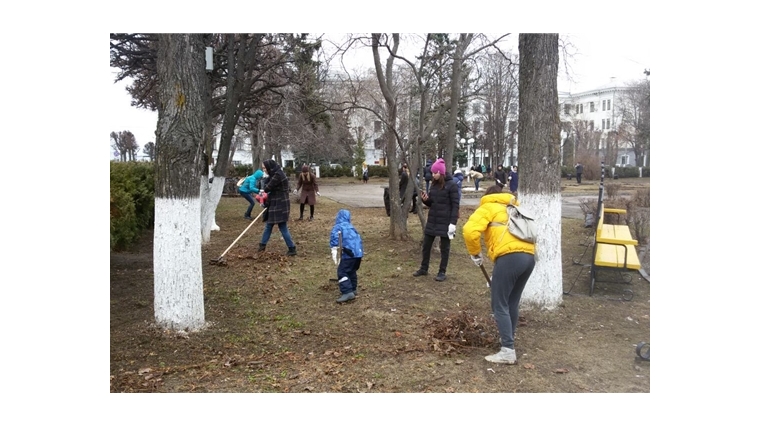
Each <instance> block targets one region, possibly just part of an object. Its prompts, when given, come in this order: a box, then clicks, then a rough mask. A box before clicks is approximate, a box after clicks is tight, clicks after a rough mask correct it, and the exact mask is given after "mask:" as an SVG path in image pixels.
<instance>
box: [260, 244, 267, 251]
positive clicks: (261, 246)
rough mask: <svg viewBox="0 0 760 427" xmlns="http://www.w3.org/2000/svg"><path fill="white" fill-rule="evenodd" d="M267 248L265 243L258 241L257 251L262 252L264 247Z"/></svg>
mask: <svg viewBox="0 0 760 427" xmlns="http://www.w3.org/2000/svg"><path fill="white" fill-rule="evenodd" d="M266 248H267V244H266V243H259V252H264V249H266Z"/></svg>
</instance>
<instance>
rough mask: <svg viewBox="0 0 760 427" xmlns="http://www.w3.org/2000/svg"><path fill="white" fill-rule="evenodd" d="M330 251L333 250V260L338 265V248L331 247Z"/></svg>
mask: <svg viewBox="0 0 760 427" xmlns="http://www.w3.org/2000/svg"><path fill="white" fill-rule="evenodd" d="M330 251H332V259H333V262H334V263H335V265H338V248H330Z"/></svg>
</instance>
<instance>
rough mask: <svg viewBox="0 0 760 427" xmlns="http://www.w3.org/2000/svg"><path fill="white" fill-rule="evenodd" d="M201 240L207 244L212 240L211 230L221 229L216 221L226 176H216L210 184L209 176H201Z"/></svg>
mask: <svg viewBox="0 0 760 427" xmlns="http://www.w3.org/2000/svg"><path fill="white" fill-rule="evenodd" d="M200 184H201V202H202V205H201V213H200V216H201V242H202V243H203V244H204V245H205V244H206V243H208V242H210V241H211V232H212V231H219V230H220V228H219V225H217V223H216V207H217V206H218V205H219V200H221V198H222V192H223V191H224V177H218V176H217V177H214V182H213V183H211V184H209V182H208V176H207V175H205V176H201V183H200Z"/></svg>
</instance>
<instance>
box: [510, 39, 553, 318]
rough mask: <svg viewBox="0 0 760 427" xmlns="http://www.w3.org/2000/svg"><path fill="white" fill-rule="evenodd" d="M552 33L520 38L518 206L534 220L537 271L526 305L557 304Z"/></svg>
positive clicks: (530, 283)
mask: <svg viewBox="0 0 760 427" xmlns="http://www.w3.org/2000/svg"><path fill="white" fill-rule="evenodd" d="M558 43H559V37H558V35H557V34H520V38H519V47H518V49H519V52H520V98H519V103H520V109H519V111H520V118H519V123H518V134H519V135H520V140H519V144H520V188H519V189H518V191H519V194H520V203H521V204H524V205H525V206H526V207H528V208H530V209H531V210H532V211H533V212H536V213H540V215H539V217H538V218H537V220H536V223H537V224H536V225H537V227H538V232H539V238H538V241H537V242H536V267H535V269H534V270H533V274H532V275H531V277H530V280H529V281H528V284H527V285H526V287H525V291H524V292H523V298H522V302H523V303H524V305H526V306H528V307H534V308H541V309H544V308H546V309H553V308H556V307H557V306H559V304H560V303H561V302H562V250H561V249H562V245H561V231H562V230H561V226H562V198H561V193H560V160H561V159H560V152H559V149H560V144H559V143H560V136H559V131H560V121H559V108H558V102H559V101H558V97H557V69H558V64H559V44H558Z"/></svg>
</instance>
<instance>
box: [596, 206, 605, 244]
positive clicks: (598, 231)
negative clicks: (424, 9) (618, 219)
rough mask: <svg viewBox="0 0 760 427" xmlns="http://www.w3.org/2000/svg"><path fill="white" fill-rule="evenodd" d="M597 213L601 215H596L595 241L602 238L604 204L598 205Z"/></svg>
mask: <svg viewBox="0 0 760 427" xmlns="http://www.w3.org/2000/svg"><path fill="white" fill-rule="evenodd" d="M599 212H601V213H602V214H601V215H597V219H596V237H597V239H598V238H600V237H602V229H603V228H604V202H602V203H600V204H599Z"/></svg>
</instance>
